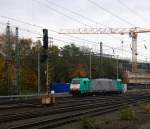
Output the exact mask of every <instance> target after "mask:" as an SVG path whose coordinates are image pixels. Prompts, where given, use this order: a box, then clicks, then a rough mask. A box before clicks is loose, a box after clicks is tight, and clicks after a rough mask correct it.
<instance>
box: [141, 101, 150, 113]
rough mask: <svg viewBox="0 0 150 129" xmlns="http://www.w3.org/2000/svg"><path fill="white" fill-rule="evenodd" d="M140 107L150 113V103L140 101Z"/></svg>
mask: <svg viewBox="0 0 150 129" xmlns="http://www.w3.org/2000/svg"><path fill="white" fill-rule="evenodd" d="M139 109H140V110H142V111H143V112H145V113H150V103H139Z"/></svg>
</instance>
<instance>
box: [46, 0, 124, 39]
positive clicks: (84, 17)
mask: <svg viewBox="0 0 150 129" xmlns="http://www.w3.org/2000/svg"><path fill="white" fill-rule="evenodd" d="M45 1H47V3H48V4H50V5H52V4H53V5H55V6H56V7H59V8H61V9H63V10H66V11H68V12H70V13H72V14H74V15H76V16H79V17H81V18H82V19H86V20H88V21H90V22H92V23H94V24H96V25H97V24H99V25H102V26H105V27H107V28H110V27H109V26H108V25H105V24H102V23H100V22H97V21H95V20H93V19H91V18H89V17H86V16H84V15H81V14H79V13H77V12H75V11H73V10H70V9H68V8H66V7H63V6H61V5H58V4H56V3H55V2H52V1H49V0H45ZM50 9H51V8H50ZM58 13H59V12H58ZM85 25H86V26H88V27H92V26H90V25H87V24H85ZM107 36H109V37H112V38H114V39H117V40H121V39H118V38H116V37H115V36H113V35H107Z"/></svg>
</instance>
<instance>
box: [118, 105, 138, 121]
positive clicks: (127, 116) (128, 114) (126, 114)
mask: <svg viewBox="0 0 150 129" xmlns="http://www.w3.org/2000/svg"><path fill="white" fill-rule="evenodd" d="M120 118H121V120H132V119H134V118H135V112H134V110H133V107H132V106H124V107H123V108H122V109H121V110H120Z"/></svg>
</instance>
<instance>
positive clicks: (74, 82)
mask: <svg viewBox="0 0 150 129" xmlns="http://www.w3.org/2000/svg"><path fill="white" fill-rule="evenodd" d="M72 84H80V80H72Z"/></svg>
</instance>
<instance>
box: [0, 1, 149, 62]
mask: <svg viewBox="0 0 150 129" xmlns="http://www.w3.org/2000/svg"><path fill="white" fill-rule="evenodd" d="M149 7H150V1H149V0H0V9H1V11H0V23H4V24H6V23H7V22H8V21H9V22H10V26H12V31H15V28H13V27H19V36H20V37H29V38H32V39H33V40H36V39H38V37H41V35H42V28H47V29H49V36H50V37H53V38H54V41H53V42H54V43H53V44H54V45H58V46H59V47H61V46H63V45H65V44H70V43H75V44H76V45H78V46H86V47H89V48H92V51H94V52H98V51H99V42H103V52H104V53H108V54H111V55H114V56H117V55H119V58H128V59H131V41H132V40H131V38H130V37H129V35H128V34H127V35H123V36H122V35H111V34H109V35H102V34H101V35H100V34H99V35H98V34H97V35H96V34H95V35H69V36H68V35H60V34H58V33H57V32H59V31H60V29H66V28H74V29H76V28H80V27H84V28H85V27H96V28H108V27H113V28H131V27H142V28H146V29H149V28H150V17H149V14H150V8H149ZM10 18H12V19H13V20H12V19H10ZM14 19H15V20H14ZM18 21H23V22H26V23H30V24H32V25H37V26H40V27H35V26H30V25H27V24H24V23H21V22H18ZM5 27H6V26H5V25H2V24H0V30H1V31H0V32H4V31H5ZM50 30H52V31H50ZM121 41H123V44H122V43H121ZM145 46H146V47H145ZM149 49H150V33H144V34H139V35H138V60H141V61H150V52H149Z"/></svg>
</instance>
